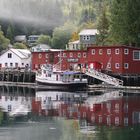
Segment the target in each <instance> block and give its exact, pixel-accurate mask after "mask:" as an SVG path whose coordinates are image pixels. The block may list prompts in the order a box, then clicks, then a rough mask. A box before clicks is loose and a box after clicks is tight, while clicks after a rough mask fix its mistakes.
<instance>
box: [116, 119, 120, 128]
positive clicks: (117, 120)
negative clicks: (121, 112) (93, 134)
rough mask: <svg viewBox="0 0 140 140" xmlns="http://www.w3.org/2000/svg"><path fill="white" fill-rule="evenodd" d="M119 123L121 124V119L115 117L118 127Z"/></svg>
mask: <svg viewBox="0 0 140 140" xmlns="http://www.w3.org/2000/svg"><path fill="white" fill-rule="evenodd" d="M119 123H120V122H119V117H115V125H117V126H118V125H119Z"/></svg>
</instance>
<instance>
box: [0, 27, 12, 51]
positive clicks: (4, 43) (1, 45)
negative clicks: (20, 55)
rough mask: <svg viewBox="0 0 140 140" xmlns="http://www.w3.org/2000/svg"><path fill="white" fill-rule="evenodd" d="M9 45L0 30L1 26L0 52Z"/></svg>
mask: <svg viewBox="0 0 140 140" xmlns="http://www.w3.org/2000/svg"><path fill="white" fill-rule="evenodd" d="M9 43H10V41H9V39H7V38H6V37H5V36H4V34H3V31H2V30H1V26H0V52H1V51H2V50H4V49H6V48H8V45H9Z"/></svg>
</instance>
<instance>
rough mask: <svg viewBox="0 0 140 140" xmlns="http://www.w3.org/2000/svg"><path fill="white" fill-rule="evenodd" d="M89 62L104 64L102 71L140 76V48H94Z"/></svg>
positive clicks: (89, 56) (90, 52) (90, 48)
mask: <svg viewBox="0 0 140 140" xmlns="http://www.w3.org/2000/svg"><path fill="white" fill-rule="evenodd" d="M87 56H88V58H87V61H88V62H91V61H97V62H99V63H101V64H102V70H108V71H112V72H113V73H117V74H140V48H136V47H128V46H93V47H89V48H88V50H87Z"/></svg>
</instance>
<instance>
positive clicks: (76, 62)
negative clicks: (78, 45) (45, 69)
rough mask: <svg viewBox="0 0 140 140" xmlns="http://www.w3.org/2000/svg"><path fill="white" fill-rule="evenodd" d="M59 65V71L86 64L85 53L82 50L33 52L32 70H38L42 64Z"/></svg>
mask: <svg viewBox="0 0 140 140" xmlns="http://www.w3.org/2000/svg"><path fill="white" fill-rule="evenodd" d="M47 63H48V64H59V65H60V63H61V69H62V70H67V69H70V68H74V67H75V68H76V67H77V68H78V66H79V67H80V66H84V65H85V64H86V63H87V51H83V50H69V51H67V50H57V49H56V50H54V49H50V50H48V51H39V52H37V51H33V52H32V69H33V70H34V69H39V68H40V66H41V65H42V64H47Z"/></svg>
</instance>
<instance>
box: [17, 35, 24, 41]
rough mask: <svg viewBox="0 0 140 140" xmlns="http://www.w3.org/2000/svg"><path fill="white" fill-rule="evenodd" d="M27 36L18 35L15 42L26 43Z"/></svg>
mask: <svg viewBox="0 0 140 140" xmlns="http://www.w3.org/2000/svg"><path fill="white" fill-rule="evenodd" d="M25 40H26V35H17V36H15V41H25Z"/></svg>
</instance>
